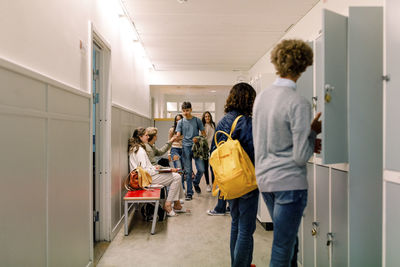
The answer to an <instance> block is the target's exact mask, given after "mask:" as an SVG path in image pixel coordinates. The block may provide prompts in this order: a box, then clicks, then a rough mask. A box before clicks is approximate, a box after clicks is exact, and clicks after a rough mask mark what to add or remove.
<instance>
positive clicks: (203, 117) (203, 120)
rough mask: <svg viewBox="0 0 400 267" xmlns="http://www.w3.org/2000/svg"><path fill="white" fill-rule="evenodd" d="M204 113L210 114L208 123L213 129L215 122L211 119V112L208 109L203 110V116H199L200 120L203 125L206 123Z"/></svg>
mask: <svg viewBox="0 0 400 267" xmlns="http://www.w3.org/2000/svg"><path fill="white" fill-rule="evenodd" d="M206 114H208V115H210V124H211V126H213V127H214V129H215V122H214V121H213V117H212V115H211V113H210V112H209V111H206V112H204V113H203V116H202V117H201V121H202V122H203V125H204V126H205V125H206Z"/></svg>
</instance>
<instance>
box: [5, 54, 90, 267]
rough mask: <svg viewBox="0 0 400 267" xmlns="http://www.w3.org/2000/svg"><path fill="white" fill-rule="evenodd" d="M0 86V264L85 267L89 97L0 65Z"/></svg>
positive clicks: (87, 249) (10, 65)
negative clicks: (1, 190)
mask: <svg viewBox="0 0 400 267" xmlns="http://www.w3.org/2000/svg"><path fill="white" fill-rule="evenodd" d="M0 80H1V81H2V83H1V84H0V89H1V98H0V128H1V131H0V147H1V154H0V169H1V173H2V174H1V179H0V188H2V189H3V192H2V193H1V194H0V203H1V204H0V205H1V206H0V207H1V220H0V228H1V229H2V230H1V233H0V239H1V241H2V242H0V259H1V263H0V265H1V266H88V265H90V264H91V257H92V255H91V252H90V249H91V220H90V218H91V212H90V210H91V209H90V203H91V200H90V192H91V189H90V186H89V185H90V138H89V136H90V117H89V108H90V105H89V103H90V96H89V95H87V94H84V93H82V92H79V91H77V90H76V89H74V88H70V87H68V86H67V85H63V84H61V83H60V82H58V81H54V80H52V79H50V78H48V77H45V76H43V75H41V74H38V73H35V72H33V71H31V70H28V69H25V68H23V67H21V66H18V65H15V64H13V63H10V62H5V61H3V60H0ZM58 86H62V87H64V88H66V89H60V88H57V87H58ZM49 110H50V112H49ZM4 189H5V190H4Z"/></svg>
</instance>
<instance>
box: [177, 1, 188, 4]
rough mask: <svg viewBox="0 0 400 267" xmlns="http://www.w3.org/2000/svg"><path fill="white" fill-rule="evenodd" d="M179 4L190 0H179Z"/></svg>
mask: <svg viewBox="0 0 400 267" xmlns="http://www.w3.org/2000/svg"><path fill="white" fill-rule="evenodd" d="M177 1H178V3H179V4H183V3H186V2H187V1H188V0H177Z"/></svg>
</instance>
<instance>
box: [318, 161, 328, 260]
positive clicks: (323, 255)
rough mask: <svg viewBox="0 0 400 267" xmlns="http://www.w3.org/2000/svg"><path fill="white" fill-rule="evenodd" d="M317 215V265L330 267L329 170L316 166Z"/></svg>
mask: <svg viewBox="0 0 400 267" xmlns="http://www.w3.org/2000/svg"><path fill="white" fill-rule="evenodd" d="M315 187H316V195H315V204H316V209H315V215H316V221H315V223H316V226H317V234H316V238H317V247H316V254H317V264H316V266H318V267H329V247H328V246H327V243H326V242H327V233H329V168H328V167H325V166H320V165H316V179H315Z"/></svg>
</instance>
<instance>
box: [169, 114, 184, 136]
mask: <svg viewBox="0 0 400 267" xmlns="http://www.w3.org/2000/svg"><path fill="white" fill-rule="evenodd" d="M178 116H179V117H181V119H183V116H182V114H176V116H175V118H174V125H172V128H174V132H175V130H176V126H177V125H178V122H177V121H176V118H178Z"/></svg>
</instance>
